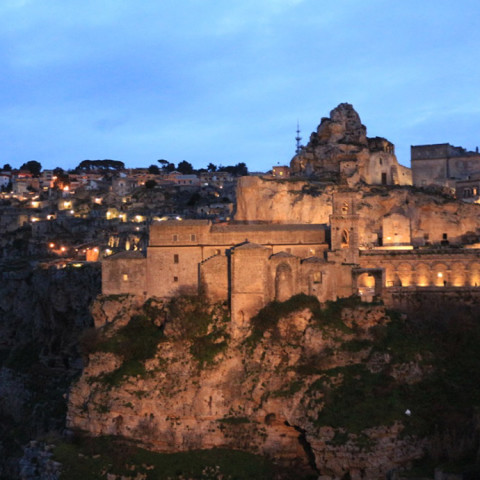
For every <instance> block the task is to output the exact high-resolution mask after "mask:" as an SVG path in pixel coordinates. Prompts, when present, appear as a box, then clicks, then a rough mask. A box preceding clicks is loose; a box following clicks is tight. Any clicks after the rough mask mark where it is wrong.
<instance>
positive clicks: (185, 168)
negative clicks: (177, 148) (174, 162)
mask: <svg viewBox="0 0 480 480" xmlns="http://www.w3.org/2000/svg"><path fill="white" fill-rule="evenodd" d="M177 170H178V171H179V172H180V173H183V174H184V175H190V174H191V173H193V166H192V164H191V163H189V162H187V161H186V160H182V161H181V162H180V163H179V164H178V167H177Z"/></svg>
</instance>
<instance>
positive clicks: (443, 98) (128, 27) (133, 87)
mask: <svg viewBox="0 0 480 480" xmlns="http://www.w3.org/2000/svg"><path fill="white" fill-rule="evenodd" d="M479 20H480V2H478V0H456V1H452V0H363V1H360V0H135V1H134V0H2V2H1V4H0V68H1V70H0V71H1V76H0V147H1V150H0V152H1V158H0V165H3V164H4V163H10V164H11V165H12V166H14V167H18V166H20V164H22V163H24V162H26V161H28V160H37V161H39V162H41V164H42V166H43V167H44V168H53V167H56V166H61V167H63V168H65V169H68V168H73V167H75V166H76V165H78V163H80V162H81V161H82V160H85V159H91V160H94V159H104V158H110V159H114V160H121V161H123V162H124V163H125V164H126V166H129V167H134V166H145V167H146V166H149V165H151V164H157V162H156V161H157V160H158V159H162V158H163V159H166V160H168V161H170V162H174V163H178V162H179V161H181V160H187V161H189V162H191V163H192V164H193V165H194V166H195V167H197V168H199V167H205V166H206V165H207V164H208V163H209V162H213V163H214V164H217V165H218V164H222V165H233V164H236V163H238V162H245V163H246V164H247V165H248V167H249V169H250V170H253V171H256V170H264V171H265V170H268V169H270V168H271V167H272V165H276V164H287V163H289V161H290V159H291V157H292V155H293V154H294V150H295V140H294V137H295V130H296V125H297V120H298V121H299V122H300V129H301V135H302V136H303V138H304V141H303V142H302V143H306V141H307V140H308V137H309V135H310V133H311V132H312V131H313V130H315V129H316V127H317V125H318V123H319V122H320V119H321V117H324V116H328V115H329V112H330V110H332V109H333V108H334V107H335V106H337V105H338V104H339V103H341V102H349V103H352V104H353V106H354V107H355V109H356V110H357V112H358V113H359V114H360V117H361V119H362V122H363V123H364V125H366V127H367V134H368V136H372V137H373V136H377V135H378V136H383V137H386V138H387V139H388V140H390V141H391V142H393V143H394V144H395V145H396V152H397V156H398V159H399V160H400V162H401V163H403V164H405V165H408V166H409V165H410V145H420V144H426V143H444V142H450V143H451V144H453V145H458V146H463V147H465V148H467V149H469V150H473V149H475V147H476V146H477V145H480V138H479V132H480V92H479V86H480V62H479V57H480V54H479V52H480V26H479Z"/></svg>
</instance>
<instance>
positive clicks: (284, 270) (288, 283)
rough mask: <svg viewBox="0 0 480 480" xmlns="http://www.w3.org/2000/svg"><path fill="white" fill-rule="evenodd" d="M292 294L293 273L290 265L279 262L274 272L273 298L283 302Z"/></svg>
mask: <svg viewBox="0 0 480 480" xmlns="http://www.w3.org/2000/svg"><path fill="white" fill-rule="evenodd" d="M292 295H293V274H292V269H291V268H290V265H288V264H286V263H281V264H280V265H279V266H278V267H277V271H276V274H275V300H277V301H279V302H284V301H285V300H288V299H289V298H290V297H291V296H292Z"/></svg>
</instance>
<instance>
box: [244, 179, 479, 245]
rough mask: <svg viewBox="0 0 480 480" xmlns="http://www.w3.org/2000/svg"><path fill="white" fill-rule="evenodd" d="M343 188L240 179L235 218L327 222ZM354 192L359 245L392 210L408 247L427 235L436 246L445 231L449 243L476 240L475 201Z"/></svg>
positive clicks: (375, 234) (384, 190) (407, 192)
mask: <svg viewBox="0 0 480 480" xmlns="http://www.w3.org/2000/svg"><path fill="white" fill-rule="evenodd" d="M344 189H345V187H343V186H340V185H331V184H325V183H321V182H309V183H307V182H304V181H300V180H299V181H295V180H294V179H293V180H287V181H285V180H280V181H276V180H272V179H267V178H260V177H244V178H242V179H241V180H240V181H239V184H238V190H237V198H238V205H237V212H236V215H235V220H239V221H256V222H269V221H272V222H274V223H325V224H328V223H329V216H330V215H331V214H332V195H333V194H335V193H336V192H339V191H342V190H344ZM355 196H356V200H357V201H356V205H357V213H358V215H359V216H360V223H359V237H360V239H361V242H360V244H361V246H369V245H373V244H375V243H376V242H377V241H378V238H379V237H381V236H382V234H384V233H385V232H384V230H385V228H386V227H385V219H386V218H388V216H391V215H392V214H395V215H400V216H401V217H404V219H405V222H407V223H408V224H409V236H410V237H411V243H412V245H416V246H422V245H424V244H425V242H426V239H428V242H430V243H431V244H440V243H441V242H442V239H444V238H445V237H444V235H445V234H446V236H447V238H448V241H449V242H450V244H469V243H475V242H478V239H479V235H480V205H477V204H468V203H464V202H459V201H456V200H454V199H453V198H447V197H445V196H442V195H438V194H434V193H429V192H425V191H421V190H418V189H414V188H411V187H396V188H391V187H388V186H385V187H383V186H371V187H369V186H364V187H363V188H362V189H361V190H360V189H358V190H356V192H355ZM384 236H385V237H386V235H384ZM385 240H386V239H385ZM405 243H408V242H405Z"/></svg>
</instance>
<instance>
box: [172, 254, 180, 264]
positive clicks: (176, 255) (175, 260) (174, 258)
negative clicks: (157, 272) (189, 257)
mask: <svg viewBox="0 0 480 480" xmlns="http://www.w3.org/2000/svg"><path fill="white" fill-rule="evenodd" d="M178 260H179V257H178V253H175V254H174V255H173V263H178Z"/></svg>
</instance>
